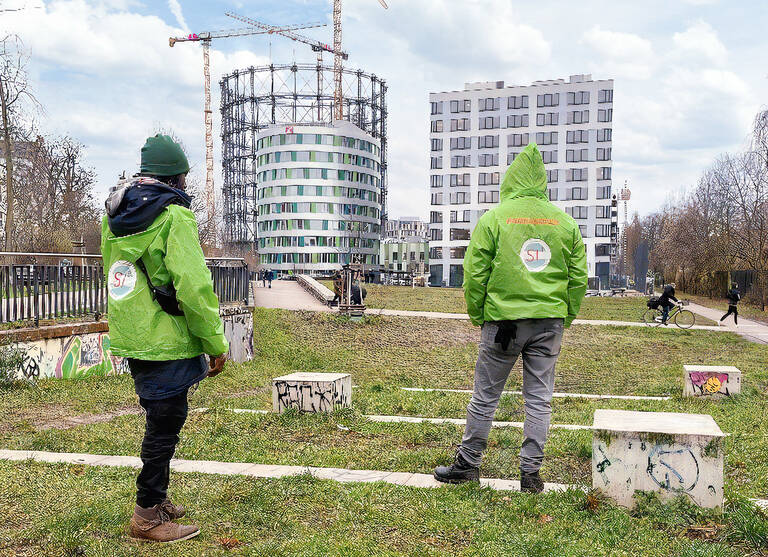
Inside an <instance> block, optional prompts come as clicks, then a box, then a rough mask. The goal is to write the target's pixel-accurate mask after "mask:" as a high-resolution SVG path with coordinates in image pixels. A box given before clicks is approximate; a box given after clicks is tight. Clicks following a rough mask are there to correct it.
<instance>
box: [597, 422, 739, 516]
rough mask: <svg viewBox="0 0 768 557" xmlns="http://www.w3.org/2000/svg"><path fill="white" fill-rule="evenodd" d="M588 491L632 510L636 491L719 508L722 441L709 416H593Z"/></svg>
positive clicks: (720, 498)
mask: <svg viewBox="0 0 768 557" xmlns="http://www.w3.org/2000/svg"><path fill="white" fill-rule="evenodd" d="M593 427H594V438H593V440H592V487H593V488H595V489H597V490H600V491H602V492H603V493H604V494H605V495H607V496H608V497H609V498H611V499H613V500H614V501H616V503H618V504H619V505H622V506H625V507H633V506H634V504H635V501H634V497H633V496H634V493H635V490H641V491H656V492H657V493H658V494H659V496H660V497H661V498H662V499H672V498H675V497H678V496H680V495H684V496H686V497H687V498H689V499H690V500H691V501H692V502H693V503H695V504H697V505H699V506H701V507H708V508H714V507H721V506H722V505H723V437H724V434H723V432H722V431H721V430H720V428H719V427H718V425H717V423H715V420H714V419H712V416H709V415H706V414H675V413H669V412H632V411H627V410H596V411H595V420H594V426H593Z"/></svg>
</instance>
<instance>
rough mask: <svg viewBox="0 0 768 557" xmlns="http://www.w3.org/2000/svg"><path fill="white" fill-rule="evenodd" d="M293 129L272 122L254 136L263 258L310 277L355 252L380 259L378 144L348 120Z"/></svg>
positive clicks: (372, 262) (274, 266)
mask: <svg viewBox="0 0 768 557" xmlns="http://www.w3.org/2000/svg"><path fill="white" fill-rule="evenodd" d="M277 130H279V133H276V131H277ZM292 131H293V128H290V127H287V128H283V127H279V128H277V129H275V128H270V129H267V130H264V131H263V132H262V133H261V134H260V135H259V136H257V142H256V145H257V151H256V156H255V161H254V162H255V165H254V166H255V167H254V173H255V174H256V178H257V194H256V197H257V199H258V206H257V211H258V213H257V214H258V217H257V229H258V238H259V239H258V251H259V262H260V263H261V265H262V266H263V267H268V268H270V269H274V270H276V271H279V272H280V271H282V272H286V273H289V274H292V273H304V274H311V275H318V274H320V275H324V274H329V273H331V272H333V271H335V270H337V269H340V268H341V266H342V265H343V264H345V263H347V262H349V261H351V259H352V256H353V255H355V256H356V257H359V259H360V260H361V261H362V262H363V263H364V264H366V265H371V266H375V265H378V263H379V245H380V236H381V199H382V196H381V170H382V169H381V161H380V156H381V149H380V146H379V144H378V142H377V141H376V140H374V139H373V138H372V137H370V136H369V135H368V134H366V133H365V132H363V131H362V130H360V129H359V128H357V127H356V126H354V125H352V124H350V123H348V122H338V123H336V124H334V126H332V127H331V126H328V127H325V126H302V127H301V129H300V130H299V128H298V126H296V131H297V132H299V131H300V132H301V133H291V132H292Z"/></svg>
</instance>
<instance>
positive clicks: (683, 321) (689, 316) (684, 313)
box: [675, 309, 696, 329]
mask: <svg viewBox="0 0 768 557" xmlns="http://www.w3.org/2000/svg"><path fill="white" fill-rule="evenodd" d="M694 323H696V316H695V315H694V314H693V312H692V311H688V310H687V309H681V310H680V311H678V312H677V314H676V315H675V325H677V326H678V327H680V328H681V329H690V328H691V327H693V324H694Z"/></svg>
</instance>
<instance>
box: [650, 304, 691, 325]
mask: <svg viewBox="0 0 768 557" xmlns="http://www.w3.org/2000/svg"><path fill="white" fill-rule="evenodd" d="M662 315H663V312H662V310H661V308H659V307H658V306H657V307H655V308H651V307H649V308H648V309H647V310H646V311H645V313H643V323H645V324H646V325H648V326H649V327H658V326H659V325H661V319H662ZM670 321H671V322H673V323H674V324H675V325H677V326H678V327H679V328H681V329H690V328H691V327H693V325H694V324H695V323H696V315H695V314H694V313H693V312H692V311H690V310H687V309H683V302H678V303H677V304H676V305H675V307H674V308H672V309H671V310H670V311H669V316H668V317H667V323H669V322H670Z"/></svg>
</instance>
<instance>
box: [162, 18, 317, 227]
mask: <svg viewBox="0 0 768 557" xmlns="http://www.w3.org/2000/svg"><path fill="white" fill-rule="evenodd" d="M325 25H326V24H325V23H305V24H302V25H289V26H282V27H278V26H273V25H266V24H263V25H262V26H261V27H259V29H254V28H253V27H246V28H243V29H229V30H223V31H203V32H201V33H190V34H189V35H187V36H186V37H171V38H169V39H168V45H169V46H170V47H171V48H173V45H175V44H176V43H183V42H199V43H202V45H203V76H204V78H205V83H204V89H205V109H204V114H205V201H206V205H207V207H208V222H209V225H210V226H211V227H213V228H214V232H215V227H216V221H215V215H216V196H215V195H214V190H213V113H212V112H211V63H210V52H209V51H210V46H211V41H212V40H213V39H226V38H230V37H244V36H247V35H263V34H271V33H283V32H290V31H293V30H296V29H310V28H313V27H325ZM214 236H215V234H214Z"/></svg>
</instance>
